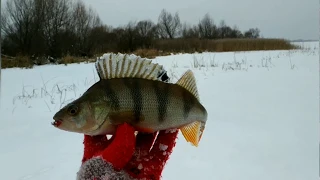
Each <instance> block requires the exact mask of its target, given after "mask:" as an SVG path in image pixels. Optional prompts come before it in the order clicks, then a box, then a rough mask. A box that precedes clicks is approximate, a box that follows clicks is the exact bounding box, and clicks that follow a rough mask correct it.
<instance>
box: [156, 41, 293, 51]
mask: <svg viewBox="0 0 320 180" xmlns="http://www.w3.org/2000/svg"><path fill="white" fill-rule="evenodd" d="M154 48H155V49H158V50H162V51H165V52H184V53H193V52H203V51H209V52H228V51H256V50H288V49H296V48H298V47H297V46H294V45H292V44H290V42H288V41H286V40H284V39H249V38H247V39H218V40H209V39H172V40H171V39H165V40H158V41H157V42H156V43H155V45H154Z"/></svg>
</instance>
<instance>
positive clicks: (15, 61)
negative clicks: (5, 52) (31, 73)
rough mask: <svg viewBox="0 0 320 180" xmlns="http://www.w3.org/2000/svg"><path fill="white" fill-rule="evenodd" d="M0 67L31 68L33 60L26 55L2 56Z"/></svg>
mask: <svg viewBox="0 0 320 180" xmlns="http://www.w3.org/2000/svg"><path fill="white" fill-rule="evenodd" d="M1 67H2V68H3V69H5V68H14V67H18V68H32V67H33V62H32V60H31V59H30V58H29V57H27V56H17V57H2V62H1Z"/></svg>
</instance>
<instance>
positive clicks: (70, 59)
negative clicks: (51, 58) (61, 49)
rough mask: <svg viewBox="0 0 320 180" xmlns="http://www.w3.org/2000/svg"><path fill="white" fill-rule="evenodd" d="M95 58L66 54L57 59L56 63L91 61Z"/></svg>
mask: <svg viewBox="0 0 320 180" xmlns="http://www.w3.org/2000/svg"><path fill="white" fill-rule="evenodd" d="M93 61H95V59H88V58H81V57H75V56H70V55H67V56H65V57H63V58H61V59H60V60H58V64H65V65H67V64H73V63H81V62H93Z"/></svg>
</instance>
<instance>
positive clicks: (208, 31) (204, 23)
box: [198, 13, 218, 39]
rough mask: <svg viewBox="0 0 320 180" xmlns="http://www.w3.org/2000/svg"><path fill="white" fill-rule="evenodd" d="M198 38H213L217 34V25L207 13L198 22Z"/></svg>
mask: <svg viewBox="0 0 320 180" xmlns="http://www.w3.org/2000/svg"><path fill="white" fill-rule="evenodd" d="M198 28H199V34H200V38H203V39H215V38H217V36H218V32H217V26H216V25H215V24H214V22H213V20H212V18H211V17H210V15H209V14H208V13H207V14H205V16H204V17H203V18H202V20H201V21H200V22H199V24H198Z"/></svg>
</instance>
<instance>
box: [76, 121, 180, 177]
mask: <svg viewBox="0 0 320 180" xmlns="http://www.w3.org/2000/svg"><path fill="white" fill-rule="evenodd" d="M178 132H179V131H178V130H177V129H173V130H163V131H159V133H158V135H157V133H153V134H144V133H138V135H137V136H135V134H134V128H133V127H131V126H130V125H128V124H123V125H120V126H119V127H118V128H117V131H116V133H115V135H113V137H112V138H111V139H110V140H108V139H107V137H106V136H103V135H102V136H88V135H84V154H83V159H82V165H81V168H80V170H79V172H78V176H77V179H78V180H107V179H108V180H111V179H122V180H126V179H127V180H131V179H146V180H158V179H160V178H161V173H162V171H163V168H164V166H165V164H166V162H167V160H168V158H169V156H170V155H171V153H172V149H173V147H174V146H175V140H176V138H177V135H178ZM153 143H154V144H153ZM152 145H153V146H152Z"/></svg>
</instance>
